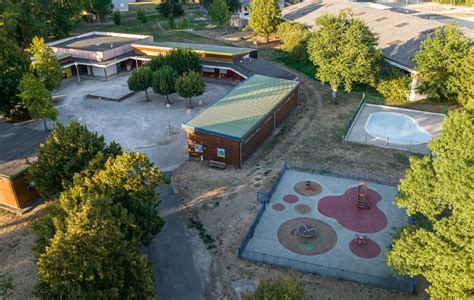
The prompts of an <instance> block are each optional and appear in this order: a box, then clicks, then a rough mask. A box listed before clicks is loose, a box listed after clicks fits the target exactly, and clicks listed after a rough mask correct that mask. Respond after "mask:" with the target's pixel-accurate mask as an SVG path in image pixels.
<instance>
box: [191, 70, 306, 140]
mask: <svg viewBox="0 0 474 300" xmlns="http://www.w3.org/2000/svg"><path fill="white" fill-rule="evenodd" d="M298 85H299V82H297V81H292V80H285V79H279V78H272V77H267V76H263V75H253V76H252V77H250V78H249V79H247V80H246V81H244V82H242V83H241V84H240V85H238V86H236V87H235V88H234V89H232V90H231V91H230V92H229V93H228V94H227V95H226V96H224V97H223V98H221V99H220V100H219V101H217V102H216V103H215V104H213V105H212V106H211V107H209V108H208V109H206V110H204V111H203V112H202V113H200V114H199V115H197V116H196V117H194V118H193V119H191V120H190V121H188V122H187V123H185V124H183V127H192V128H195V129H198V130H200V131H203V132H209V133H215V134H219V135H224V136H228V137H231V138H235V139H238V140H240V139H241V138H242V137H244V136H245V135H246V134H247V133H248V132H249V131H250V130H251V129H252V128H253V127H254V126H255V125H257V124H258V123H259V122H260V121H261V120H262V119H263V118H264V117H265V116H267V115H268V114H269V113H270V112H271V111H272V110H273V109H274V108H275V106H277V105H278V103H280V102H281V101H282V100H284V99H285V98H286V96H288V95H289V94H290V93H291V92H292V91H293V90H294V89H295V88H297V87H298Z"/></svg>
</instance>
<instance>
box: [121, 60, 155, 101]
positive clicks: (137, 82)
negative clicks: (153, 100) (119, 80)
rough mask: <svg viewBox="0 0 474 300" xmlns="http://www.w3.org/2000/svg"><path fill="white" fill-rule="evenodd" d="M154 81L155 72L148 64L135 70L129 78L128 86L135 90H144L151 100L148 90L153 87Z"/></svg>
mask: <svg viewBox="0 0 474 300" xmlns="http://www.w3.org/2000/svg"><path fill="white" fill-rule="evenodd" d="M152 83H153V73H152V71H151V70H150V68H149V67H148V66H145V67H141V68H137V69H135V70H133V72H132V74H131V75H130V77H129V78H128V79H127V84H128V88H129V89H130V90H131V91H134V92H140V91H144V92H145V96H146V99H147V100H150V98H149V97H148V91H147V90H148V88H150V87H151V85H152Z"/></svg>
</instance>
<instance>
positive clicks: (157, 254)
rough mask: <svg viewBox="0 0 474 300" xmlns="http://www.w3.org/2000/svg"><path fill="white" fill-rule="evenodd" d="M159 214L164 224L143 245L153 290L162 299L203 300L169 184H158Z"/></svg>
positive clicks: (176, 203) (175, 198)
mask: <svg viewBox="0 0 474 300" xmlns="http://www.w3.org/2000/svg"><path fill="white" fill-rule="evenodd" d="M158 192H159V193H160V200H161V203H160V206H159V212H160V216H161V217H162V218H163V219H164V220H165V221H166V224H165V227H164V228H163V230H162V231H161V232H160V234H158V236H157V237H156V238H155V239H154V240H153V241H152V243H151V245H150V246H149V247H148V248H147V253H148V256H149V257H150V261H151V262H152V268H153V276H154V277H155V289H156V291H157V294H158V298H159V299H163V300H174V299H176V300H186V299H190V300H199V299H204V296H203V289H202V285H201V278H200V276H199V273H198V272H197V270H196V268H195V266H194V261H193V257H192V249H191V246H190V245H189V241H188V236H187V235H186V231H185V228H184V222H183V219H182V214H181V211H180V210H179V202H178V198H177V197H176V194H175V193H174V190H173V187H172V186H171V185H169V186H160V187H159V188H158Z"/></svg>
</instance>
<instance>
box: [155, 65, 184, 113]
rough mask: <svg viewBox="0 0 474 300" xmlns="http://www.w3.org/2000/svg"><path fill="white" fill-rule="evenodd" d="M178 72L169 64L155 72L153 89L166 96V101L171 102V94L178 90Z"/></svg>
mask: <svg viewBox="0 0 474 300" xmlns="http://www.w3.org/2000/svg"><path fill="white" fill-rule="evenodd" d="M177 79H178V73H177V72H176V71H175V70H174V69H173V68H172V67H170V66H169V65H165V66H163V67H161V68H160V69H159V70H158V71H156V72H154V73H153V83H152V87H153V91H154V92H155V93H157V94H160V95H162V96H165V97H166V102H167V103H168V104H171V102H170V99H169V95H170V94H173V93H175V92H176V88H175V84H176V80H177Z"/></svg>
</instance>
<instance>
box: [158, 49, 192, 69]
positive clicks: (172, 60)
mask: <svg viewBox="0 0 474 300" xmlns="http://www.w3.org/2000/svg"><path fill="white" fill-rule="evenodd" d="M164 64H165V65H168V66H170V67H172V68H173V69H174V70H175V71H176V72H177V73H178V75H182V74H184V73H186V72H188V71H196V72H199V71H201V61H200V60H199V56H198V55H197V54H196V53H195V52H194V51H192V50H191V49H183V48H179V49H173V50H171V51H170V52H169V53H168V55H166V56H165V63H164Z"/></svg>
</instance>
